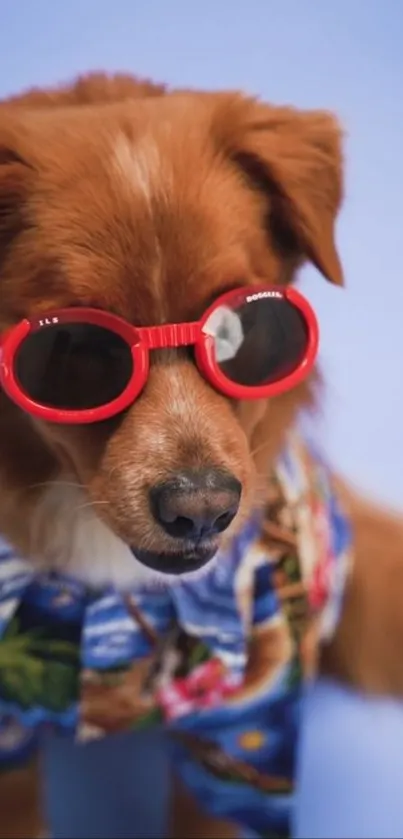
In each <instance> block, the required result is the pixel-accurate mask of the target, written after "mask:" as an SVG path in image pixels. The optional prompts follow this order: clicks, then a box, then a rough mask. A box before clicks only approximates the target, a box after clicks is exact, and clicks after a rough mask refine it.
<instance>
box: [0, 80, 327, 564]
mask: <svg viewBox="0 0 403 839" xmlns="http://www.w3.org/2000/svg"><path fill="white" fill-rule="evenodd" d="M130 85H131V86H130ZM83 90H84V95H83ZM341 193H342V163H341V151H340V130H339V127H338V124H337V122H336V120H335V119H334V118H333V116H331V115H329V114H328V113H326V112H320V111H317V112H316V111H312V112H310V111H298V110H295V109H292V108H279V107H273V106H271V105H265V104H260V103H258V102H256V101H255V100H253V99H251V98H248V97H244V96H242V95H238V94H233V93H228V94H226V93H225V94H214V93H211V94H210V93H192V92H174V93H170V94H165V93H164V92H163V90H162V89H160V88H155V89H153V88H152V86H150V87H147V86H145V87H141V88H140V89H137V88H136V85H135V83H134V82H129V81H128V80H127V79H126V80H120V81H119V79H115V80H112V82H111V81H110V80H109V81H108V80H107V79H106V78H103V77H100V78H99V77H98V78H97V79H96V80H95V81H94V80H93V81H92V82H91V79H90V80H87V82H86V83H85V84H84V87H83V84H82V83H81V87H80V85H79V86H78V87H77V86H76V87H75V88H69V89H68V90H67V89H66V90H65V91H59V92H56V93H53V94H52V93H51V94H49V93H45V94H41V93H40V92H39V93H34V94H30V95H28V96H27V97H25V98H24V99H23V100H21V101H18V100H17V101H16V103H12V102H11V103H8V104H5V105H3V106H2V107H1V108H0V329H1V331H2V332H3V333H4V330H6V329H7V328H9V327H10V326H12V325H13V324H15V323H17V322H18V321H19V320H21V319H22V318H26V317H33V316H36V315H38V314H43V315H46V314H47V313H49V312H52V310H56V309H60V308H62V307H83V306H86V307H93V308H97V309H101V310H104V311H108V312H112V313H114V314H116V315H118V316H120V317H121V318H124V319H125V320H126V321H127V322H129V323H130V324H135V325H136V326H140V327H141V326H150V325H159V324H167V323H168V324H169V323H176V324H177V323H183V322H193V321H195V320H197V319H198V318H199V317H200V316H201V314H202V313H203V311H204V310H205V309H206V308H207V307H208V306H209V305H210V304H211V302H212V301H214V300H215V299H217V298H218V297H219V296H220V295H221V294H222V293H224V292H226V291H228V290H230V289H233V288H237V287H239V286H256V287H259V285H260V286H261V285H262V284H266V285H268V284H269V285H279V286H284V285H286V284H289V283H290V282H291V281H292V279H293V277H294V274H295V271H296V269H297V268H298V267H299V265H300V264H301V263H302V262H303V261H305V260H310V261H311V262H312V263H313V264H314V265H315V266H316V267H317V268H318V269H319V271H320V272H321V273H322V274H323V275H324V276H325V277H326V278H327V279H328V280H330V281H331V282H333V283H339V284H340V283H341V282H342V271H341V267H340V262H339V258H338V255H337V251H336V246H335V241H334V225H335V219H336V215H337V212H338V209H339V206H340V202H341ZM87 361H88V359H86V358H83V359H81V361H80V365H79V368H78V371H79V374H80V370H82V369H84V368H83V366H85V364H87ZM90 363H91V364H92V368H91V370H92V373H91V375H92V377H93V380H94V378H95V380H96V379H97V377H98V379H99V381H100V386H101V380H103V381H104V383H105V377H107V375H108V368H107V367H102V368H101V364H100V362H99V359H98V357H97V355H96V354H95V357H94V358H92V359H91V360H90ZM105 371H106V372H105ZM61 375H62V373H60V376H61ZM112 375H115V373H114V371H113V370H112V368H111V372H110V376H112ZM0 399H1V402H0V412H1V415H0V432H1V435H0V439H1V442H0V446H1V448H0V469H1V470H2V476H3V477H2V486H3V488H2V493H3V496H4V497H5V498H6V499H7V503H6V502H5V503H4V505H3V507H4V509H7V517H4V516H3V522H0V526H1V527H3V523H4V528H5V529H6V531H7V535H8V534H9V535H11V536H12V537H13V538H14V540H16V539H20V541H21V543H22V544H24V545H25V544H26V542H25V541H24V538H23V537H21V538H20V536H19V532H22V531H24V527H25V525H23V524H22V523H21V517H20V520H19V524H18V526H17V525H15V526H12V525H11V522H12V521H15V520H16V516H15V513H18V505H21V504H22V503H24V504H26V508H25V509H26V510H27V516H28V518H27V521H28V520H30V519H31V518H32V515H33V516H34V517H35V513H34V511H35V510H36V509H37V508H38V507H40V505H41V504H42V503H43V492H45V494H46V497H47V498H49V497H50V495H52V492H53V497H54V498H55V497H56V495H57V492H58V491H60V487H61V486H62V485H63V486H64V488H65V490H66V491H67V487H68V484H69V483H70V482H71V483H73V484H77V485H78V486H82V487H83V488H84V492H85V499H84V502H82V504H84V505H86V504H90V505H91V507H90V509H91V514H92V515H93V512H94V511H95V512H96V513H97V518H99V519H101V520H102V521H103V522H104V523H106V525H107V527H108V532H110V531H112V532H113V533H114V534H116V535H117V536H118V537H119V538H120V539H122V540H123V542H124V543H125V544H127V545H130V546H131V548H132V550H133V552H134V554H136V555H137V556H138V558H140V560H142V561H143V563H145V564H146V565H150V566H153V567H155V568H157V569H158V570H159V571H162V572H163V571H164V570H167V571H169V572H172V573H173V572H175V573H177V572H186V571H192V570H193V569H194V568H196V567H197V566H199V565H202V564H203V563H204V562H205V561H207V560H209V559H210V558H211V557H212V556H213V555H214V554H215V553H216V551H217V549H218V548H219V547H220V545H222V543H223V540H224V539H225V538H227V537H228V536H231V535H232V533H233V532H234V531H235V530H236V529H237V528H239V527H240V525H241V524H242V522H243V521H244V519H245V517H247V516H248V514H250V511H251V509H252V508H253V507H254V506H255V505H256V503H258V501H259V493H261V491H262V484H261V474H262V463H265V464H266V463H267V462H268V461H269V460H270V458H271V457H272V456H273V455H274V453H275V452H276V451H277V449H278V447H279V446H280V445H281V442H282V439H283V436H284V433H285V432H286V430H287V428H288V427H289V425H290V423H291V422H292V419H293V417H294V415H295V412H296V410H297V408H298V407H299V406H300V405H301V404H302V403H303V402H308V401H309V399H310V386H309V382H308V383H306V382H305V383H304V384H302V385H300V386H298V387H297V388H296V389H295V390H293V391H290V392H288V393H286V394H284V395H282V396H278V397H276V398H273V399H270V400H257V401H256V400H255V401H243V400H234V399H229V398H228V397H227V396H224V395H223V394H221V393H220V392H218V391H217V390H216V389H214V388H213V387H211V384H209V383H208V381H206V379H205V378H204V377H203V376H202V375H201V374H200V372H199V370H198V369H197V366H196V365H195V363H194V358H193V355H192V352H191V351H189V352H188V351H183V350H178V351H174V350H172V351H170V350H166V351H161V352H160V351H158V352H155V353H154V354H152V359H151V366H150V371H149V376H148V380H147V383H146V385H145V388H144V389H143V391H142V393H141V394H140V396H139V397H138V398H137V399H136V400H135V401H134V402H133V403H132V404H131V405H129V406H128V407H127V408H126V410H125V411H124V412H122V413H121V414H119V415H117V416H116V417H114V418H112V419H110V420H107V421H104V422H99V423H95V424H89V425H74V426H67V425H55V424H52V423H49V422H43V421H40V420H38V419H32V417H30V416H28V415H26V416H24V415H23V413H22V412H21V410H20V409H19V408H17V407H16V406H14V405H13V404H12V403H11V402H10V400H9V399H8V398H7V397H6V396H5V395H4V394H3V395H2V396H1V397H0ZM54 482H56V484H57V485H58V486H55V484H54ZM60 482H62V483H60ZM63 482H64V483H63ZM38 484H44V485H45V489H44V490H38V488H37V487H38ZM33 487H35V490H33V489H32V488H33ZM52 487H53V490H51V488H52ZM30 488H31V489H30ZM71 490H72V492H73V494H74V492H75V491H77V492H79V490H78V489H77V490H74V488H71ZM11 499H13V501H11ZM22 499H23V501H22ZM69 503H71V504H73V505H75V506H76V507H77V498H76V499H75V501H74V499H72V500H71V501H70V502H69ZM12 504H14V507H15V510H14V512H13V510H11V507H12ZM82 504H81V506H82ZM20 510H21V507H20ZM47 510H48V515H49V516H52V515H55V514H56V515H57V505H56V507H55V508H54V509H53V508H52V505H50V506H48V507H47ZM55 510H56V513H55ZM28 511H30V512H28ZM5 518H6V519H7V520H5ZM41 521H42V525H43V520H42V519H41ZM43 526H44V525H43ZM47 527H48V525H47ZM27 528H28V526H26V527H25V530H26V531H27V533H28V530H29V533H30V534H31V537H32V528H31V529H29V528H28V529H27ZM34 529H35V528H34ZM44 530H45V531H46V527H45V526H44ZM17 531H18V532H17ZM24 532H25V531H24ZM31 537H30V538H31ZM66 538H67V534H66ZM28 549H29V550H31V548H28ZM95 561H96V560H95V558H94V562H95Z"/></svg>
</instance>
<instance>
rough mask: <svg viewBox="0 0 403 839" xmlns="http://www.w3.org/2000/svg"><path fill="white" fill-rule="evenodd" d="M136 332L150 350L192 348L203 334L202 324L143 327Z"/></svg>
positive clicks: (169, 324) (170, 324)
mask: <svg viewBox="0 0 403 839" xmlns="http://www.w3.org/2000/svg"><path fill="white" fill-rule="evenodd" d="M136 331H137V332H138V334H139V336H140V338H141V343H142V344H144V345H145V346H146V347H147V349H149V350H163V349H168V348H171V347H186V346H190V345H192V344H196V343H197V341H198V340H199V339H200V336H201V334H202V330H201V327H200V324H199V323H197V322H195V323H168V324H164V325H162V326H143V327H141V328H140V329H137V330H136Z"/></svg>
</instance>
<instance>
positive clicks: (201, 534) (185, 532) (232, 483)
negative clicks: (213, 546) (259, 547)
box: [150, 469, 242, 543]
mask: <svg viewBox="0 0 403 839" xmlns="http://www.w3.org/2000/svg"><path fill="white" fill-rule="evenodd" d="M241 492H242V487H241V484H240V483H239V481H238V480H237V479H236V478H235V477H234V476H233V475H231V473H229V472H226V471H224V470H222V469H197V470H188V471H183V472H177V473H175V474H174V475H173V476H172V478H170V479H169V480H167V481H165V482H164V483H161V484H157V486H155V487H153V488H152V489H151V492H150V501H151V509H152V512H153V515H154V518H155V519H156V521H157V522H158V524H159V525H160V526H161V527H162V528H163V529H164V530H165V532H166V533H168V534H169V536H173V537H174V538H175V539H186V540H191V541H192V542H195V543H199V542H201V541H202V540H203V539H208V538H209V537H210V538H211V537H212V536H215V535H217V534H218V533H222V532H223V531H224V530H226V529H227V527H229V525H230V524H231V522H232V520H233V518H234V517H235V516H236V514H237V512H238V507H239V502H240V499H241Z"/></svg>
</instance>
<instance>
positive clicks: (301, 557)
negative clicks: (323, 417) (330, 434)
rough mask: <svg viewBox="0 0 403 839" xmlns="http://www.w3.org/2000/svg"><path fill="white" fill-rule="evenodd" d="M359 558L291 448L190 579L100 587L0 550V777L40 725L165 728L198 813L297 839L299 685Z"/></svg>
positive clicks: (308, 463) (316, 462)
mask: <svg viewBox="0 0 403 839" xmlns="http://www.w3.org/2000/svg"><path fill="white" fill-rule="evenodd" d="M351 560H352V540H351V532H350V526H349V522H348V520H347V518H346V516H345V514H344V512H343V510H342V509H341V507H340V504H339V501H338V499H337V497H336V495H335V493H334V490H333V488H332V483H331V477H330V474H329V471H328V469H327V468H326V465H325V463H324V462H323V460H322V459H321V457H320V456H319V455H318V453H316V452H313V451H312V450H311V449H308V448H307V447H306V446H305V445H302V444H301V443H300V441H299V440H298V439H290V441H289V443H288V445H287V446H286V448H285V450H284V451H283V453H282V455H281V457H280V458H279V459H278V461H277V463H276V465H275V468H274V469H273V472H272V474H271V476H270V478H269V479H268V484H267V495H266V499H265V504H264V507H263V509H261V510H259V512H256V514H255V515H254V516H252V518H251V519H250V521H249V522H248V523H247V525H246V526H245V527H244V529H243V530H242V532H241V533H240V534H238V535H237V536H236V538H235V539H234V541H233V543H232V545H231V547H230V548H229V549H228V550H227V551H226V552H223V553H222V555H220V556H219V558H218V561H217V562H215V563H214V564H212V566H211V569H207V571H206V573H205V574H204V575H202V576H200V577H198V578H196V579H195V580H194V581H193V580H192V579H188V580H186V579H185V580H183V581H181V580H178V582H177V583H175V584H173V585H170V586H168V587H166V588H161V587H159V588H155V587H150V586H148V587H147V586H144V585H142V586H140V587H137V588H135V589H133V590H130V591H125V592H119V591H116V590H113V589H110V590H103V591H94V590H90V589H88V588H86V587H85V585H83V584H82V583H80V582H78V581H77V580H74V579H69V578H66V577H63V576H61V575H60V574H57V575H56V574H54V573H49V574H43V573H42V574H41V575H40V576H38V575H37V574H35V571H34V570H33V568H32V565H30V564H29V563H28V562H26V561H25V560H23V559H21V558H20V557H18V556H16V554H15V552H14V551H13V550H12V549H11V548H10V547H9V546H7V545H5V544H4V543H0V714H1V717H0V768H1V764H2V763H3V765H6V764H8V763H10V762H11V761H12V758H13V756H18V755H22V756H24V757H25V756H26V755H27V754H28V753H29V740H30V736H31V739H32V738H37V736H38V732H40V731H41V730H42V728H43V727H44V726H46V727H49V726H50V727H52V726H55V727H57V728H58V729H59V730H60V729H62V730H64V731H66V732H68V733H71V734H72V735H74V736H75V737H77V738H78V740H80V741H84V740H88V739H91V738H98V737H102V736H105V735H107V734H110V733H113V732H118V731H123V730H132V729H133V728H135V727H137V728H145V727H147V726H153V725H163V726H165V727H166V729H167V730H168V731H169V733H170V734H171V737H170V738H169V740H170V743H171V748H172V755H173V759H174V762H175V768H176V769H177V771H178V772H179V773H180V774H181V776H182V778H183V780H184V781H185V783H186V784H187V785H188V787H189V788H190V789H191V790H192V791H193V792H194V794H195V795H196V796H197V797H198V798H199V799H200V801H201V803H202V805H203V807H204V808H205V809H206V808H207V809H208V810H209V811H211V813H212V814H215V815H218V816H220V817H221V818H228V819H229V820H231V821H233V822H235V823H238V824H239V825H240V826H241V827H242V828H245V829H247V830H249V831H252V832H254V834H255V835H257V836H261V837H283V836H284V837H285V836H289V835H290V823H291V821H290V820H291V819H292V807H293V794H294V777H295V766H296V754H297V744H298V733H299V727H300V725H299V723H300V713H301V699H302V692H303V687H304V682H305V680H306V679H307V678H310V677H311V676H312V674H313V673H314V670H315V658H316V654H317V651H318V645H319V643H320V641H321V640H328V639H329V638H330V637H331V635H332V633H333V632H334V629H335V627H336V625H337V622H338V619H339V616H340V611H341V608H342V600H343V590H344V586H345V580H346V576H347V574H348V572H349V568H350V566H351ZM30 732H31V735H30Z"/></svg>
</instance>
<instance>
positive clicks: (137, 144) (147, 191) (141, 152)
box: [113, 134, 161, 208]
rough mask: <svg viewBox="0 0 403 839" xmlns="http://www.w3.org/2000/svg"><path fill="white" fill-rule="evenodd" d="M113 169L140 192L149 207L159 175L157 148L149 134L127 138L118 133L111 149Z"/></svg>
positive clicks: (129, 185) (131, 187)
mask: <svg viewBox="0 0 403 839" xmlns="http://www.w3.org/2000/svg"><path fill="white" fill-rule="evenodd" d="M113 163H114V167H115V170H116V171H117V173H118V174H119V175H120V176H121V178H122V180H123V182H124V183H125V184H126V186H127V187H129V189H130V190H131V191H132V190H134V191H135V192H136V193H139V194H141V195H142V196H143V197H144V199H145V201H146V204H147V206H148V207H149V208H150V204H151V199H152V196H153V195H154V194H155V188H156V185H157V184H158V182H159V180H160V177H161V159H160V153H159V150H158V148H157V146H156V144H155V142H154V140H153V138H152V137H150V135H149V134H144V135H143V136H142V137H141V138H140V139H139V140H137V141H132V140H129V138H128V137H126V136H125V135H124V134H119V136H118V137H117V140H116V144H115V147H114V150H113Z"/></svg>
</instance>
